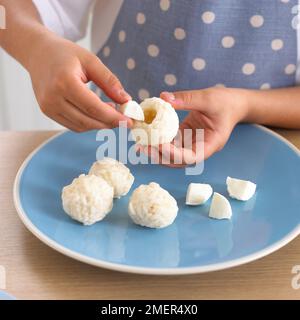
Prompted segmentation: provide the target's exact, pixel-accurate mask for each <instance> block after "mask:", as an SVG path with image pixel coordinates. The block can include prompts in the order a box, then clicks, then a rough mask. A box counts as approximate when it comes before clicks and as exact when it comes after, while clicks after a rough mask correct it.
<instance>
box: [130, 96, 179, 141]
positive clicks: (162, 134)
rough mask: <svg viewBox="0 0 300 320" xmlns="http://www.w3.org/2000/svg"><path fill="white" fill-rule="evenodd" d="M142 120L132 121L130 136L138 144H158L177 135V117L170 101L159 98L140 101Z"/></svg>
mask: <svg viewBox="0 0 300 320" xmlns="http://www.w3.org/2000/svg"><path fill="white" fill-rule="evenodd" d="M141 108H142V109H143V112H144V117H145V120H144V121H134V124H133V128H132V131H131V132H132V137H133V139H134V140H135V141H136V142H137V143H138V144H140V145H144V146H147V145H153V146H155V145H159V144H163V143H169V142H171V141H172V140H173V139H174V138H175V136H176V135H177V132H178V129H179V119H178V115H177V113H176V111H175V110H174V108H173V107H172V106H171V104H170V103H168V102H166V101H164V100H162V99H160V98H155V97H154V98H149V99H145V100H144V101H143V102H142V103H141Z"/></svg>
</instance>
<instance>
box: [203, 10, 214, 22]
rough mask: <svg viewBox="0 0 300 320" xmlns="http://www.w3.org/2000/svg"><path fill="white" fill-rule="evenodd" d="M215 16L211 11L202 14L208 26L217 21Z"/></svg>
mask: <svg viewBox="0 0 300 320" xmlns="http://www.w3.org/2000/svg"><path fill="white" fill-rule="evenodd" d="M215 18H216V16H215V14H214V13H213V12H211V11H206V12H204V13H203V14H202V21H203V22H204V23H206V24H211V23H213V22H214V21H215Z"/></svg>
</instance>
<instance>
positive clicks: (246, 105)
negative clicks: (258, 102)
mask: <svg viewBox="0 0 300 320" xmlns="http://www.w3.org/2000/svg"><path fill="white" fill-rule="evenodd" d="M236 90H238V92H237V95H238V98H237V100H238V101H239V103H238V106H237V108H238V111H237V123H239V122H251V120H250V119H251V117H252V105H253V104H252V102H251V101H252V100H253V91H252V90H248V89H236Z"/></svg>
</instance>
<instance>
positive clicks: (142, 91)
mask: <svg viewBox="0 0 300 320" xmlns="http://www.w3.org/2000/svg"><path fill="white" fill-rule="evenodd" d="M149 97H150V93H149V91H148V90H146V89H140V90H139V99H140V100H141V101H143V100H145V99H147V98H149Z"/></svg>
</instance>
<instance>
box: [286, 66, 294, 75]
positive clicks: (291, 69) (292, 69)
mask: <svg viewBox="0 0 300 320" xmlns="http://www.w3.org/2000/svg"><path fill="white" fill-rule="evenodd" d="M295 72H296V66H295V65H294V64H288V65H287V66H286V67H285V69H284V73H285V74H288V75H290V74H293V73H295Z"/></svg>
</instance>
